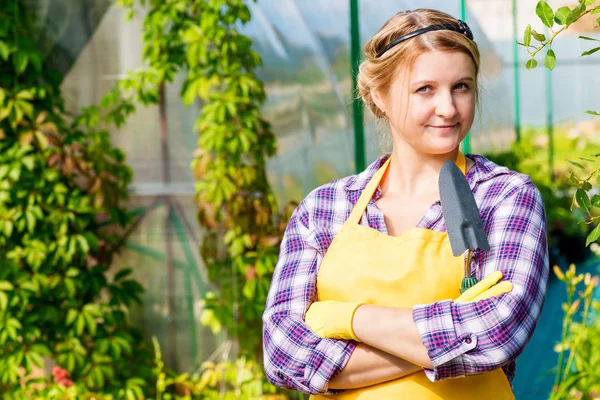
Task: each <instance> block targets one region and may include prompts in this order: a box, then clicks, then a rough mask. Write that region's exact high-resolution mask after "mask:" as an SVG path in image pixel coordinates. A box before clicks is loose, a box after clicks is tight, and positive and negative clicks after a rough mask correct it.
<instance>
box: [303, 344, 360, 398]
mask: <svg viewBox="0 0 600 400" xmlns="http://www.w3.org/2000/svg"><path fill="white" fill-rule="evenodd" d="M356 345H357V344H356V342H353V341H346V340H334V339H323V340H321V342H320V343H319V344H318V345H317V347H315V350H314V352H313V355H312V356H311V357H310V359H309V360H308V363H307V364H308V365H319V367H318V368H317V369H315V370H313V374H312V376H311V377H309V379H308V386H309V387H310V388H311V389H312V390H314V391H315V392H316V393H322V394H323V395H334V394H338V393H341V392H343V390H337V389H330V390H329V389H328V386H329V382H330V381H331V380H332V379H333V378H334V377H335V376H336V375H337V374H339V373H340V372H341V370H342V369H344V367H345V366H346V364H347V363H348V361H349V360H350V357H351V356H352V353H354V349H356ZM316 358H320V360H319V359H316ZM334 366H335V367H334Z"/></svg>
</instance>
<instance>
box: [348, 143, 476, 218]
mask: <svg viewBox="0 0 600 400" xmlns="http://www.w3.org/2000/svg"><path fill="white" fill-rule="evenodd" d="M391 160H392V156H391V155H390V157H389V158H388V159H387V161H386V162H385V163H384V164H383V165H382V166H381V168H379V169H378V170H377V172H375V175H373V177H372V178H371V180H370V181H369V183H368V184H367V186H366V187H365V188H364V190H363V191H362V194H361V195H360V198H359V199H358V201H357V202H356V204H355V205H354V208H353V209H352V213H351V214H350V217H349V218H348V221H347V222H348V223H351V224H358V223H359V222H360V219H361V217H362V215H363V213H364V211H365V210H366V208H367V204H369V201H370V200H371V198H373V194H374V193H375V190H377V187H378V186H379V182H381V178H382V177H383V174H385V171H387V169H388V167H389V165H390V161H391ZM455 163H456V165H457V166H458V168H460V170H461V171H462V172H463V174H465V175H466V173H467V159H466V157H465V155H464V154H463V153H462V152H460V151H459V152H458V156H457V157H456V161H455Z"/></svg>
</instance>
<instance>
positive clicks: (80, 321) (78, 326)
mask: <svg viewBox="0 0 600 400" xmlns="http://www.w3.org/2000/svg"><path fill="white" fill-rule="evenodd" d="M83 328H85V317H84V316H83V315H81V314H79V315H78V316H77V321H76V322H75V331H76V332H77V336H81V335H82V334H83Z"/></svg>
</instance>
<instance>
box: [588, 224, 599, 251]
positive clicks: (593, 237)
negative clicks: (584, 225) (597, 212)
mask: <svg viewBox="0 0 600 400" xmlns="http://www.w3.org/2000/svg"><path fill="white" fill-rule="evenodd" d="M598 238H600V224H599V225H597V226H596V228H594V230H593V231H592V232H590V234H589V235H588V237H587V239H586V241H585V245H586V246H589V245H590V244H591V243H593V242H595V241H596V240H598Z"/></svg>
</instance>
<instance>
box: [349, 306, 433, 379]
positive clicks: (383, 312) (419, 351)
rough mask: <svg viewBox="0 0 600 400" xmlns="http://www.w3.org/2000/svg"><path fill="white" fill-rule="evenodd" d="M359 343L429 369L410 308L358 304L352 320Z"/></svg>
mask: <svg viewBox="0 0 600 400" xmlns="http://www.w3.org/2000/svg"><path fill="white" fill-rule="evenodd" d="M352 329H353V330H354V334H355V335H356V336H357V337H358V339H360V341H361V342H363V343H365V344H367V345H369V346H371V347H374V348H376V349H379V350H381V351H383V352H385V353H388V354H390V355H393V356H395V357H397V358H400V359H403V360H407V361H409V362H411V363H413V364H416V365H419V366H422V367H425V368H433V364H432V362H431V359H430V358H429V355H428V354H427V348H426V347H425V346H424V345H423V342H422V341H421V336H420V335H419V331H418V330H417V326H416V324H415V323H414V321H413V317H412V310H411V309H410V308H392V307H380V306H374V305H369V304H365V305H362V306H360V307H359V308H358V309H357V310H356V312H355V314H354V319H353V320H352Z"/></svg>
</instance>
